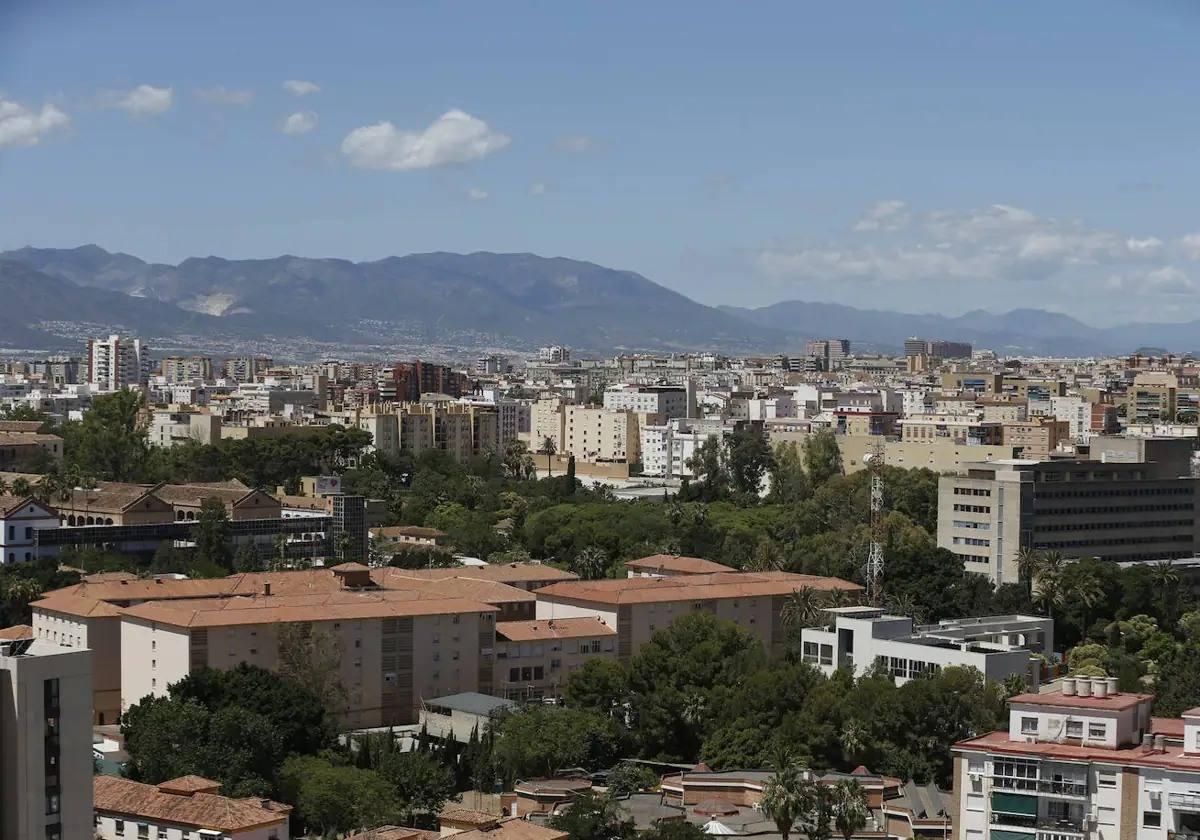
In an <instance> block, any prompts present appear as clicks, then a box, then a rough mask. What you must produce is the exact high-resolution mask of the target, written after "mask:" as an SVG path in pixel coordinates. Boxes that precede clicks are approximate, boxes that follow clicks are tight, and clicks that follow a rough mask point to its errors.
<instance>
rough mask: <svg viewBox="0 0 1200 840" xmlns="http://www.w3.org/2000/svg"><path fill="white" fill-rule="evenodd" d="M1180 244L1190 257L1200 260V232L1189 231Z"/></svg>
mask: <svg viewBox="0 0 1200 840" xmlns="http://www.w3.org/2000/svg"><path fill="white" fill-rule="evenodd" d="M1179 246H1180V247H1181V248H1182V249H1183V253H1184V254H1186V255H1187V257H1188V259H1193V260H1200V233H1189V234H1188V235H1187V236H1185V237H1183V238H1182V239H1180V240H1179Z"/></svg>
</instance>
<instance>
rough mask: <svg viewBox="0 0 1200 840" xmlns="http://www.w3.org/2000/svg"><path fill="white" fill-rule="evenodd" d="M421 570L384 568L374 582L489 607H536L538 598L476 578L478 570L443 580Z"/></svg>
mask: <svg viewBox="0 0 1200 840" xmlns="http://www.w3.org/2000/svg"><path fill="white" fill-rule="evenodd" d="M420 571H421V570H416V571H414V570H412V569H396V568H392V567H384V568H381V569H372V570H371V579H372V580H373V581H375V583H376V584H378V585H379V586H380V587H382V588H384V589H408V590H413V591H417V592H429V593H437V594H440V595H443V596H446V597H453V598H471V599H473V600H476V601H483V602H485V603H488V604H512V603H532V602H534V601H536V600H537V596H536V595H534V594H533V593H532V592H527V591H525V590H524V589H518V588H517V587H515V586H509V585H508V584H506V583H502V582H500V581H497V580H488V579H487V578H480V577H478V576H476V574H475V569H474V568H467V567H465V566H464V567H463V568H462V569H448V570H447V571H454V572H458V574H456V575H453V576H446V577H441V578H435V577H429V576H426V575H422V574H420Z"/></svg>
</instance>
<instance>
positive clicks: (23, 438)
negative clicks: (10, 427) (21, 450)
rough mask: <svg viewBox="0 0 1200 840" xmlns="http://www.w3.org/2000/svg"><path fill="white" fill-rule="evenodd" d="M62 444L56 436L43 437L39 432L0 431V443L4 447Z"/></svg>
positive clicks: (60, 439)
mask: <svg viewBox="0 0 1200 840" xmlns="http://www.w3.org/2000/svg"><path fill="white" fill-rule="evenodd" d="M55 441H58V442H59V443H62V438H60V437H59V436H58V435H43V434H40V433H39V432H14V431H5V430H3V429H0V443H3V444H4V445H5V446H19V445H21V444H23V443H53V442H55Z"/></svg>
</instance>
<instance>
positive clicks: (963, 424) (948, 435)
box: [900, 414, 1004, 446]
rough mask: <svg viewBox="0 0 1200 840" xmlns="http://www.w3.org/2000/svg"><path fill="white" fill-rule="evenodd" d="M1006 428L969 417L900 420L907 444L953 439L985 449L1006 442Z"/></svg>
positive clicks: (921, 416) (917, 416)
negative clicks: (981, 446)
mask: <svg viewBox="0 0 1200 840" xmlns="http://www.w3.org/2000/svg"><path fill="white" fill-rule="evenodd" d="M1003 438H1004V427H1003V425H1002V424H1000V423H993V422H990V421H986V420H981V419H979V416H978V415H967V414H914V415H913V416H912V417H905V418H904V419H903V420H901V421H900V439H901V440H903V441H904V442H905V443H912V442H922V443H924V442H927V441H931V440H951V441H954V442H955V443H965V444H974V445H983V446H998V445H1001V444H1003V443H1004V440H1003Z"/></svg>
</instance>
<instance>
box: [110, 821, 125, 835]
mask: <svg viewBox="0 0 1200 840" xmlns="http://www.w3.org/2000/svg"><path fill="white" fill-rule="evenodd" d="M113 830H114V831H116V832H117V834H119V835H122V834H124V833H125V820H113Z"/></svg>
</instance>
